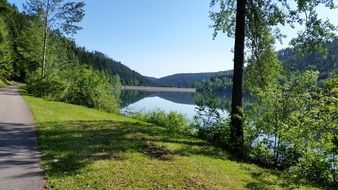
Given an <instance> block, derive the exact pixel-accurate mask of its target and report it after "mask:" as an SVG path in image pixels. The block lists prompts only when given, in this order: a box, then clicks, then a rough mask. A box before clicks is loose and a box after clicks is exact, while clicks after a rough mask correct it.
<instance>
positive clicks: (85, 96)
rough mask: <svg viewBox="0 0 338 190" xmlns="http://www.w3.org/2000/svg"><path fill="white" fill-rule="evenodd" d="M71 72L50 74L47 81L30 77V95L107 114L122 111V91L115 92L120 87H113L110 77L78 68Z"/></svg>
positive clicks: (27, 85) (114, 85)
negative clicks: (98, 110) (120, 107)
mask: <svg viewBox="0 0 338 190" xmlns="http://www.w3.org/2000/svg"><path fill="white" fill-rule="evenodd" d="M70 71H71V72H72V73H71V74H70V73H69V72H70ZM70 71H65V72H57V74H49V75H46V77H45V78H41V76H40V75H39V73H38V72H36V73H33V74H31V75H30V76H29V77H28V80H27V84H26V87H27V91H28V93H30V94H32V95H33V96H37V97H41V98H46V99H50V100H56V101H63V102H67V103H71V104H77V105H82V106H86V107H89V108H96V109H100V110H104V111H107V112H118V111H119V99H118V97H117V94H118V93H116V92H117V91H119V90H120V89H114V87H116V86H119V85H116V84H111V83H110V82H109V78H108V77H104V76H101V75H99V74H98V73H96V72H94V71H93V70H91V69H89V68H86V67H83V66H75V67H73V68H72V69H71V70H70Z"/></svg>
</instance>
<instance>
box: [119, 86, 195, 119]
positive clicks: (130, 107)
mask: <svg viewBox="0 0 338 190" xmlns="http://www.w3.org/2000/svg"><path fill="white" fill-rule="evenodd" d="M195 96H196V94H195V93H182V92H180V93H178V92H145V91H135V90H124V91H122V94H121V107H122V110H121V111H122V113H124V114H128V112H137V111H146V112H147V111H154V110H158V109H160V110H164V111H165V112H170V111H176V112H179V113H182V114H184V115H186V117H187V118H188V119H190V120H192V119H193V117H194V116H195V115H196V107H197V106H196V103H195Z"/></svg>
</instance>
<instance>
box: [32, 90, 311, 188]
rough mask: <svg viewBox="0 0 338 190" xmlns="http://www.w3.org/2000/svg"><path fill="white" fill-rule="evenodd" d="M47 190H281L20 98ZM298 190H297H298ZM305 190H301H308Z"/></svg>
mask: <svg viewBox="0 0 338 190" xmlns="http://www.w3.org/2000/svg"><path fill="white" fill-rule="evenodd" d="M25 100H26V102H27V103H28V104H29V106H30V107H31V109H32V111H33V114H34V117H35V122H36V127H37V131H38V138H39V143H40V149H41V151H42V155H43V168H44V171H45V175H46V177H47V180H48V183H49V185H50V187H51V188H52V189H100V190H101V189H283V188H295V187H297V186H295V185H293V184H292V183H290V181H288V180H286V178H284V177H283V173H281V172H277V171H273V170H267V169H262V168H259V167H258V166H255V165H252V164H244V163H240V162H237V161H232V160H231V158H230V157H229V156H228V155H227V153H226V152H224V151H222V150H220V149H219V148H216V147H214V146H211V145H210V144H208V143H207V142H205V141H202V140H199V139H195V138H193V137H188V136H179V135H174V134H173V133H170V132H168V131H166V129H164V128H160V127H157V126H153V125H150V124H147V123H144V122H141V121H138V120H134V119H130V118H127V117H124V116H120V115H115V114H109V113H105V112H101V111H98V110H94V109H88V108H84V107H81V106H75V105H70V104H65V103H60V102H51V101H46V100H42V99H39V98H34V97H29V96H25ZM301 188H305V187H301ZM308 188H309V187H308Z"/></svg>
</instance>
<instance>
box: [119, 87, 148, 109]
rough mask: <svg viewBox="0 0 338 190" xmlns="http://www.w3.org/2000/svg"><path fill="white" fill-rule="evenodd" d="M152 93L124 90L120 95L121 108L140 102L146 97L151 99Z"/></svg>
mask: <svg viewBox="0 0 338 190" xmlns="http://www.w3.org/2000/svg"><path fill="white" fill-rule="evenodd" d="M150 95H151V92H145V91H137V90H122V92H121V95H120V103H121V108H125V107H127V106H129V105H130V104H133V103H135V102H138V101H140V100H142V99H144V98H146V97H149V96H150Z"/></svg>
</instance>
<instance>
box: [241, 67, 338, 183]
mask: <svg viewBox="0 0 338 190" xmlns="http://www.w3.org/2000/svg"><path fill="white" fill-rule="evenodd" d="M317 80H318V72H312V71H307V72H304V73H294V74H290V75H287V76H286V77H284V78H283V79H281V81H280V83H277V84H275V85H271V86H269V87H268V88H265V89H264V90H262V91H257V92H256V93H255V96H256V97H258V100H259V101H258V102H257V103H256V104H255V105H253V106H252V107H251V110H248V111H247V112H246V114H247V120H246V123H247V124H246V130H247V134H249V135H247V136H246V140H247V143H248V146H250V147H251V150H252V152H251V156H252V157H253V159H255V160H257V161H259V162H263V163H264V164H268V165H271V164H272V165H274V166H275V167H281V168H291V171H292V172H293V173H294V174H295V175H296V176H297V177H298V178H300V179H301V178H305V179H307V180H309V181H312V182H316V183H326V184H333V183H336V181H334V176H335V175H336V172H337V171H336V170H337V152H335V144H334V137H335V135H336V134H337V131H338V125H337V119H338V118H337V115H338V109H337V104H338V99H337V96H336V95H334V93H333V92H334V90H335V89H334V88H332V82H333V81H335V80H336V79H334V80H333V81H329V82H328V83H327V85H326V86H325V87H323V88H320V87H319V85H318V84H317Z"/></svg>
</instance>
